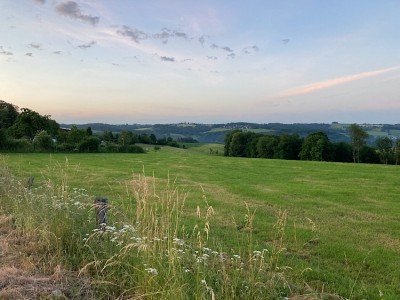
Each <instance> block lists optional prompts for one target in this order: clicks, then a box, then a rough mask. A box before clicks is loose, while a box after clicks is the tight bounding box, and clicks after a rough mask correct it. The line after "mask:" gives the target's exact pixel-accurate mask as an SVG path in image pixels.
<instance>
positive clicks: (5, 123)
mask: <svg viewBox="0 0 400 300" xmlns="http://www.w3.org/2000/svg"><path fill="white" fill-rule="evenodd" d="M17 117H18V107H17V106H15V105H13V104H11V103H7V102H5V101H3V100H0V129H1V128H3V129H7V128H9V127H11V126H12V125H13V124H14V122H15V121H16V120H17Z"/></svg>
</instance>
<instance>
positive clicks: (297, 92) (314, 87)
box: [278, 66, 400, 97]
mask: <svg viewBox="0 0 400 300" xmlns="http://www.w3.org/2000/svg"><path fill="white" fill-rule="evenodd" d="M398 69H400V66H397V67H392V68H386V69H381V70H376V71H369V72H363V73H359V74H354V75H348V76H343V77H339V78H335V79H329V80H325V81H320V82H315V83H311V84H307V85H303V86H300V87H297V88H294V89H291V90H288V91H286V92H283V93H280V94H279V95H278V96H279V97H292V96H301V95H305V94H310V93H313V92H316V91H320V90H324V89H327V88H330V87H333V86H336V85H340V84H344V83H348V82H351V81H355V80H359V79H363V78H368V77H373V76H378V75H381V74H385V73H388V72H391V71H395V70H398Z"/></svg>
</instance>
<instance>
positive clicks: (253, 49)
mask: <svg viewBox="0 0 400 300" xmlns="http://www.w3.org/2000/svg"><path fill="white" fill-rule="evenodd" d="M258 50H260V48H258V46H257V45H254V46H251V47H245V48H243V49H242V51H243V52H244V53H245V54H252V53H255V52H258Z"/></svg>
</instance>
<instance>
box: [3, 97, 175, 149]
mask: <svg viewBox="0 0 400 300" xmlns="http://www.w3.org/2000/svg"><path fill="white" fill-rule="evenodd" d="M182 141H183V140H182ZM136 143H141V144H149V145H154V146H155V149H159V146H162V145H167V146H171V147H179V144H178V141H175V140H173V139H172V138H171V137H161V138H157V137H156V136H155V135H154V134H146V133H144V134H135V133H133V132H132V131H122V132H119V133H117V134H114V133H113V132H111V131H104V132H103V133H102V134H94V133H93V131H92V129H91V127H90V126H89V127H87V128H78V127H77V126H75V125H74V126H72V127H71V128H61V127H60V125H59V124H58V123H57V122H56V121H55V120H53V119H51V118H50V116H48V115H41V114H39V113H38V112H35V111H33V110H31V109H28V108H22V109H19V108H18V107H17V106H15V105H13V104H11V103H7V102H5V101H3V100H0V150H1V151H10V152H54V151H57V152H129V153H143V152H145V150H144V149H143V147H141V146H138V145H136Z"/></svg>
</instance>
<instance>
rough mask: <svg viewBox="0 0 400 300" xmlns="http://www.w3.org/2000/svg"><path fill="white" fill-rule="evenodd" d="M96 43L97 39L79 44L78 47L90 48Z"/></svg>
mask: <svg viewBox="0 0 400 300" xmlns="http://www.w3.org/2000/svg"><path fill="white" fill-rule="evenodd" d="M95 44H96V42H95V41H91V42H90V43H88V44H82V45H79V46H78V48H81V49H88V48H90V47H92V46H93V45H95Z"/></svg>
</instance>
